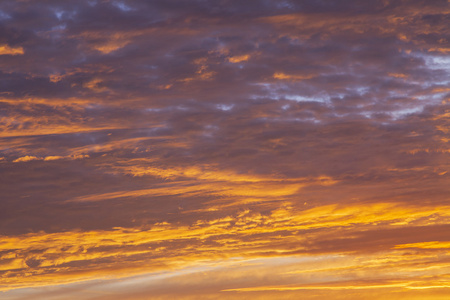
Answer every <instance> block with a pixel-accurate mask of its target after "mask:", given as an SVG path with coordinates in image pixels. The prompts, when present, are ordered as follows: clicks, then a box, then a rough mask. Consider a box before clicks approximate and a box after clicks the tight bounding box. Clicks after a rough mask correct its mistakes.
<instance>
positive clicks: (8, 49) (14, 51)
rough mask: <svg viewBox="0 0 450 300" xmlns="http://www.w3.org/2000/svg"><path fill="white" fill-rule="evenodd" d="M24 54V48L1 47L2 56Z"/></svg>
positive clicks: (0, 53)
mask: <svg viewBox="0 0 450 300" xmlns="http://www.w3.org/2000/svg"><path fill="white" fill-rule="evenodd" d="M22 54H24V51H23V48H22V47H10V46H8V45H0V55H22Z"/></svg>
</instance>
